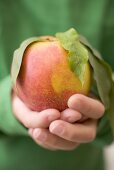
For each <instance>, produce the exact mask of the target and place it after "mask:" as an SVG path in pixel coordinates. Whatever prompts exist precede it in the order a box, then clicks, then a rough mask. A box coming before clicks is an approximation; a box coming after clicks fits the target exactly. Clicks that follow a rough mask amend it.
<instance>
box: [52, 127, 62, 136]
mask: <svg viewBox="0 0 114 170" xmlns="http://www.w3.org/2000/svg"><path fill="white" fill-rule="evenodd" d="M51 132H52V133H54V134H57V135H62V134H63V133H64V127H63V126H62V125H56V126H54V127H52V128H51Z"/></svg>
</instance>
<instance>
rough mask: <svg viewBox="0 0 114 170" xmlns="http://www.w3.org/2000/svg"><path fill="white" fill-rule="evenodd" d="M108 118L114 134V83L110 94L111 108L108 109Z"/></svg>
mask: <svg viewBox="0 0 114 170" xmlns="http://www.w3.org/2000/svg"><path fill="white" fill-rule="evenodd" d="M107 112H108V116H109V119H110V122H111V125H112V129H113V133H114V82H112V88H111V92H110V107H109V109H108V111H107Z"/></svg>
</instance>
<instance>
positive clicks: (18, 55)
mask: <svg viewBox="0 0 114 170" xmlns="http://www.w3.org/2000/svg"><path fill="white" fill-rule="evenodd" d="M40 40H41V39H40V38H39V37H32V38H29V39H27V40H25V41H23V42H22V44H21V45H20V47H19V48H18V49H17V50H15V51H14V55H13V62H12V67H11V77H12V83H13V84H14V85H15V84H16V79H17V77H18V74H19V71H20V67H21V63H22V59H23V54H24V52H25V50H26V48H27V47H28V46H29V45H30V44H32V43H33V42H36V41H40Z"/></svg>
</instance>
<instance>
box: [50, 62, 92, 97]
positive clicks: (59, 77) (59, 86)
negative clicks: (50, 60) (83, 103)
mask: <svg viewBox="0 0 114 170" xmlns="http://www.w3.org/2000/svg"><path fill="white" fill-rule="evenodd" d="M51 83H52V87H53V90H54V91H55V92H56V93H58V94H61V93H62V92H63V91H65V90H68V91H69V90H71V91H74V92H76V93H82V94H85V95H86V94H88V92H89V89H90V84H91V70H90V65H89V63H87V65H86V67H85V73H84V84H83V86H82V84H81V82H80V80H79V78H78V77H77V76H76V75H75V73H73V72H72V71H71V69H70V67H69V65H68V63H67V62H65V63H62V64H59V65H57V66H56V67H55V68H54V70H53V73H52V78H51Z"/></svg>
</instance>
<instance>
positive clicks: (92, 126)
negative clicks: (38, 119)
mask: <svg viewBox="0 0 114 170" xmlns="http://www.w3.org/2000/svg"><path fill="white" fill-rule="evenodd" d="M96 124H97V121H96V120H90V119H88V120H87V121H86V122H84V123H83V124H79V123H76V124H70V123H68V122H65V121H62V120H55V121H53V122H52V123H51V124H50V126H49V130H50V132H51V133H53V134H55V135H57V136H59V137H61V138H63V139H66V140H68V141H72V142H78V143H86V142H91V141H93V140H94V139H95V137H96V126H97V125H96Z"/></svg>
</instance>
